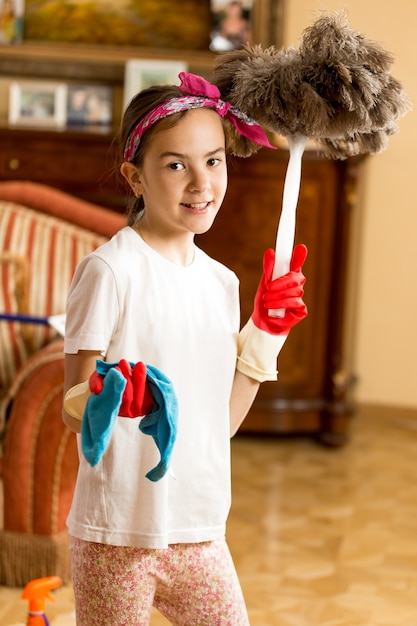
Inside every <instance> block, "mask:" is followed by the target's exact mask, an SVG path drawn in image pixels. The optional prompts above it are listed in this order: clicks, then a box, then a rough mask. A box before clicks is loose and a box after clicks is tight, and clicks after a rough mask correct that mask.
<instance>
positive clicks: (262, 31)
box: [209, 0, 284, 53]
mask: <svg viewBox="0 0 417 626" xmlns="http://www.w3.org/2000/svg"><path fill="white" fill-rule="evenodd" d="M210 11H211V31H210V45H209V47H210V50H213V51H214V52H219V53H221V52H227V51H228V50H236V49H238V48H241V47H242V46H243V45H245V44H246V43H249V44H261V45H262V46H263V47H264V48H267V47H269V46H275V47H276V48H281V47H282V45H283V25H284V0H210Z"/></svg>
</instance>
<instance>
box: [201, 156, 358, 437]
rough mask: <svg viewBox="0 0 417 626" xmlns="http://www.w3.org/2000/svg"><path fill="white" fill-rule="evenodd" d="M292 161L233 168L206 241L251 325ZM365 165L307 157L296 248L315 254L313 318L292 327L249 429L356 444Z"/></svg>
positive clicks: (254, 160) (260, 159)
mask: <svg viewBox="0 0 417 626" xmlns="http://www.w3.org/2000/svg"><path fill="white" fill-rule="evenodd" d="M287 162H288V152H287V150H282V149H281V150H277V151H272V150H267V149H262V150H261V151H259V152H258V153H257V154H256V155H254V156H252V157H251V158H249V159H241V160H238V161H237V162H236V165H235V166H233V164H231V165H230V167H229V187H228V192H227V195H226V199H225V202H224V205H223V207H222V209H221V211H220V213H219V215H218V217H217V219H216V222H215V224H214V225H213V227H212V229H211V230H210V231H209V233H207V234H206V235H203V236H201V237H200V238H199V244H200V245H201V246H202V247H203V248H205V249H206V250H207V251H208V252H209V253H210V254H212V255H213V256H215V257H216V258H218V259H219V260H220V261H222V262H224V263H225V264H226V265H227V266H229V267H231V268H232V269H234V270H235V271H236V273H237V275H238V276H239V278H240V281H241V299H242V325H243V324H244V323H245V322H246V320H247V318H248V317H249V316H250V314H251V312H252V304H253V298H254V295H255V291H256V288H257V285H258V282H259V279H260V275H261V268H262V257H263V253H264V250H265V249H266V248H268V247H274V246H275V237H276V230H277V225H278V219H279V214H280V208H281V203H282V192H283V185H284V177H285V172H286V168H287ZM360 167H361V163H360V161H355V160H347V161H331V160H327V159H322V158H319V157H318V156H317V154H316V152H312V151H307V152H306V153H305V155H304V157H303V167H302V182H301V190H300V198H299V204H298V209H297V231H296V243H305V244H306V245H307V247H308V257H307V260H306V263H305V265H304V273H305V274H306V276H307V283H306V286H305V301H306V303H307V305H308V310H309V315H308V317H307V318H306V319H305V320H303V321H302V322H301V323H300V324H299V325H298V326H296V327H295V328H294V329H292V331H291V333H290V336H289V338H288V340H287V342H286V344H285V345H284V348H283V350H282V352H281V355H280V357H279V360H278V369H279V376H278V381H277V382H267V383H264V384H263V385H261V389H260V391H259V393H258V397H257V399H256V401H255V404H254V406H253V408H252V410H251V412H250V414H249V416H248V417H247V419H246V420H245V422H244V424H243V426H242V431H246V432H268V433H269V432H276V433H288V432H291V433H297V432H298V433H310V434H316V435H317V436H318V437H319V438H320V439H321V440H322V441H323V442H325V443H327V444H329V445H338V444H340V443H343V441H344V440H345V439H346V436H347V431H348V422H349V416H350V415H351V414H352V412H353V399H352V387H353V382H354V373H353V372H352V371H351V370H350V368H351V354H349V350H348V349H347V347H348V346H349V343H350V341H349V340H350V338H349V337H347V336H346V333H347V321H348V320H347V317H348V309H349V308H350V307H351V306H352V302H351V298H352V295H353V294H349V298H348V281H347V278H348V261H349V257H350V255H351V254H353V253H354V252H355V243H356V242H355V236H354V233H353V232H352V222H353V220H352V217H353V212H354V209H355V203H356V202H355V199H356V186H357V182H358V178H359V172H360ZM350 332H351V330H350Z"/></svg>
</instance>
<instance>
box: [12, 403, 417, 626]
mask: <svg viewBox="0 0 417 626" xmlns="http://www.w3.org/2000/svg"><path fill="white" fill-rule="evenodd" d="M351 433H352V436H351V441H350V443H349V444H348V445H347V446H346V447H344V448H342V449H337V450H329V449H325V448H322V447H320V446H318V445H316V444H315V443H314V442H313V441H311V440H309V439H275V438H272V439H252V438H246V437H240V438H236V439H235V440H234V441H233V475H234V476H233V485H234V499H233V508H232V512H231V516H230V520H229V526H228V539H229V544H230V547H231V550H232V553H233V555H234V558H235V562H236V566H237V569H238V572H239V575H240V579H241V582H242V586H243V589H244V593H245V596H246V599H247V604H248V609H249V614H250V620H251V625H252V626H417V411H416V412H409V413H407V415H406V417H401V416H398V415H393V414H390V413H386V414H384V413H382V415H381V414H380V413H379V414H378V418H376V417H375V416H373V415H372V413H369V412H364V413H363V414H361V415H360V416H358V417H357V418H355V419H354V420H353V422H352V430H351ZM54 596H55V598H56V602H55V603H54V604H52V603H48V616H49V618H50V620H51V626H74V625H75V619H74V616H73V603H72V590H71V588H70V587H66V588H61V589H59V590H57V591H56V592H54ZM25 609H26V607H25V603H24V602H23V601H22V600H21V599H20V590H17V589H7V588H0V626H12V625H13V626H18V625H19V626H21V625H22V624H24V621H25ZM167 624H168V622H167V621H166V620H165V619H163V618H162V617H161V616H160V615H157V614H156V613H155V615H154V617H153V619H152V626H166V625H167ZM103 626H107V625H103ZM109 626H110V625H109ZM184 626H194V625H188V624H187V625H184Z"/></svg>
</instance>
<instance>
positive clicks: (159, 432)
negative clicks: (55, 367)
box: [81, 359, 178, 482]
mask: <svg viewBox="0 0 417 626" xmlns="http://www.w3.org/2000/svg"><path fill="white" fill-rule="evenodd" d="M116 365H118V363H107V362H106V361H102V360H100V359H98V360H97V362H96V370H97V372H98V373H99V374H101V375H103V376H104V380H103V390H102V391H101V393H99V394H98V395H95V394H93V393H92V394H91V395H90V396H89V397H88V400H87V403H86V405H85V409H84V414H83V419H82V423H81V447H82V451H83V454H84V456H85V458H86V459H87V461H88V463H89V464H90V465H91V466H92V467H94V466H95V465H97V463H98V462H99V461H100V459H101V458H102V456H103V454H104V453H105V451H106V450H107V448H108V445H109V443H110V438H111V436H112V433H113V428H114V424H115V421H116V418H117V416H118V414H119V409H120V406H121V404H122V397H123V392H124V389H125V386H126V379H125V377H124V376H123V374H122V373H121V372H120V371H119V370H117V369H115V366H116ZM131 366H133V364H131ZM146 380H147V383H148V384H149V387H150V390H151V393H152V396H153V398H154V400H155V404H154V407H153V409H152V412H151V413H149V414H148V415H146V416H145V417H143V418H142V419H141V421H140V422H139V429H140V431H141V432H143V433H144V434H145V435H150V436H151V437H153V439H154V441H155V444H156V446H157V448H158V450H159V453H160V455H161V459H160V461H159V463H158V464H157V465H156V467H154V468H153V469H151V470H150V471H149V472H148V473H147V474H146V477H147V478H148V479H149V480H152V481H153V482H155V481H158V480H160V479H161V478H162V477H163V476H165V474H166V472H167V470H168V468H169V462H170V457H171V453H172V449H173V447H174V443H175V439H176V436H177V429H178V401H177V397H176V394H175V390H174V386H173V384H172V382H171V381H170V380H169V378H167V377H166V376H165V374H163V372H161V371H160V370H159V369H158V368H156V367H154V366H153V365H147V366H146Z"/></svg>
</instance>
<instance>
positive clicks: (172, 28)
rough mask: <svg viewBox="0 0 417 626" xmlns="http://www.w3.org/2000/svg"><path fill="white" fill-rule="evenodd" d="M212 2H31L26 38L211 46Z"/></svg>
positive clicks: (140, 45)
mask: <svg viewBox="0 0 417 626" xmlns="http://www.w3.org/2000/svg"><path fill="white" fill-rule="evenodd" d="M209 2H210V0H203V1H201V0H181V3H179V2H178V0H163V2H161V0H146V2H145V1H144V0H134V1H131V0H117V1H115V0H113V1H111V0H88V1H87V0H65V2H59V1H58V0H26V7H25V33H24V36H25V39H28V40H30V41H43V42H55V43H59V44H62V43H70V44H88V45H99V46H103V45H109V46H132V47H135V48H158V49H168V50H172V49H176V50H205V49H207V46H208V40H209V30H210V4H209Z"/></svg>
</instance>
